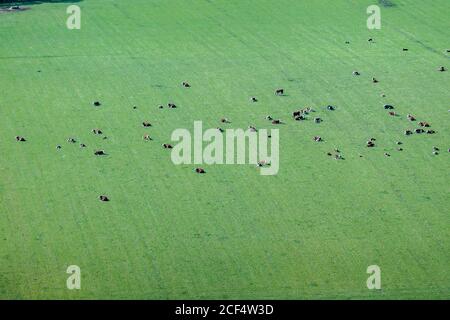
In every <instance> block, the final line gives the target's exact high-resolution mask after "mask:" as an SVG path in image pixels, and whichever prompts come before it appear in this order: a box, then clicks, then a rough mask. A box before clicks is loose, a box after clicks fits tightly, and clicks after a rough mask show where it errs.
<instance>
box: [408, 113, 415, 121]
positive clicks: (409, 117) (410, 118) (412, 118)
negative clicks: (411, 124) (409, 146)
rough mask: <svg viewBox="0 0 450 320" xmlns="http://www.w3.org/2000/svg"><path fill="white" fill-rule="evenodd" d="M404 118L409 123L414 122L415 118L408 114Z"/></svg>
mask: <svg viewBox="0 0 450 320" xmlns="http://www.w3.org/2000/svg"><path fill="white" fill-rule="evenodd" d="M406 118H407V119H408V120H409V121H416V117H414V116H413V115H412V114H408V115H407V116H406Z"/></svg>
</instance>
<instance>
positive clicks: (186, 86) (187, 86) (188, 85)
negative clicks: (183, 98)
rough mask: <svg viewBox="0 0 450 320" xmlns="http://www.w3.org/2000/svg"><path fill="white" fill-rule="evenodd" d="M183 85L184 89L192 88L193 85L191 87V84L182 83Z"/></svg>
mask: <svg viewBox="0 0 450 320" xmlns="http://www.w3.org/2000/svg"><path fill="white" fill-rule="evenodd" d="M181 85H182V86H183V87H185V88H190V87H191V85H190V84H189V83H187V81H183V82H182V83H181Z"/></svg>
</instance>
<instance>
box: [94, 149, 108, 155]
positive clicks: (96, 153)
mask: <svg viewBox="0 0 450 320" xmlns="http://www.w3.org/2000/svg"><path fill="white" fill-rule="evenodd" d="M94 155H96V156H105V155H106V153H105V151H104V150H95V152H94Z"/></svg>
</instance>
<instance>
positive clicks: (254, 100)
mask: <svg viewBox="0 0 450 320" xmlns="http://www.w3.org/2000/svg"><path fill="white" fill-rule="evenodd" d="M250 101H251V102H258V99H256V98H255V97H251V98H250Z"/></svg>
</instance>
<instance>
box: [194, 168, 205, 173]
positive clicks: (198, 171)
mask: <svg viewBox="0 0 450 320" xmlns="http://www.w3.org/2000/svg"><path fill="white" fill-rule="evenodd" d="M195 172H196V173H206V171H205V169H203V168H196V169H195Z"/></svg>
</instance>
